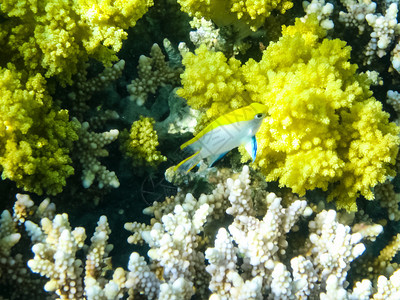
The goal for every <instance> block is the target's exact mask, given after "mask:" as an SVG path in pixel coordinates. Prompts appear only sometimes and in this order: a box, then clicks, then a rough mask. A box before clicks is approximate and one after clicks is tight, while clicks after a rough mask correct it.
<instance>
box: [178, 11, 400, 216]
mask: <svg viewBox="0 0 400 300" xmlns="http://www.w3.org/2000/svg"><path fill="white" fill-rule="evenodd" d="M324 36H325V31H324V30H323V29H322V28H321V27H319V25H318V22H317V19H316V18H315V16H310V17H309V18H308V19H307V21H306V23H303V22H301V21H300V20H298V19H297V20H296V24H295V25H294V26H289V27H285V26H284V27H283V30H282V37H281V38H280V39H279V41H277V42H273V43H270V45H269V46H268V48H267V49H266V50H265V51H264V53H263V57H262V59H261V61H260V62H256V61H254V60H252V59H250V60H249V61H248V62H247V63H246V64H245V65H242V66H241V65H240V63H239V62H238V61H237V60H235V59H234V58H231V59H230V60H229V64H227V63H226V59H225V60H224V57H223V56H222V54H221V53H214V52H210V51H207V50H206V49H205V48H204V47H201V48H200V49H198V51H197V52H196V54H197V55H193V54H186V55H185V58H184V60H183V63H184V65H185V66H186V71H185V73H184V74H183V75H182V79H183V80H182V83H183V89H181V90H179V91H178V93H179V95H181V96H182V97H185V98H187V99H188V103H189V104H191V105H193V106H194V107H196V108H199V107H203V108H207V109H208V111H207V114H208V116H209V117H210V118H215V117H217V116H219V115H220V114H221V113H224V112H225V111H226V110H232V109H233V105H232V101H235V103H238V105H242V106H244V104H242V103H243V102H246V101H248V100H247V99H250V101H251V102H260V103H264V104H265V105H267V106H268V108H269V111H268V113H269V116H267V117H266V118H265V120H264V123H263V124H262V126H261V128H260V129H259V131H258V134H257V140H258V152H257V160H256V161H255V163H254V166H255V167H258V168H259V169H260V171H261V172H262V173H263V174H265V176H266V179H267V181H273V180H279V182H280V185H281V186H288V187H290V188H292V190H293V192H295V193H298V194H300V195H303V194H304V193H305V192H306V190H312V189H315V188H321V189H323V190H327V189H328V188H329V191H330V194H329V197H328V200H332V199H335V200H336V204H337V207H338V208H345V209H346V210H348V211H355V210H356V209H357V207H356V202H355V200H356V198H357V197H358V196H359V195H363V196H365V197H366V198H367V199H370V200H371V199H373V194H372V192H371V188H373V187H374V186H375V185H376V184H377V183H378V182H383V181H384V180H385V178H386V177H387V176H388V175H393V174H394V171H393V168H392V167H393V164H394V162H395V157H396V155H397V151H398V145H399V137H398V133H399V128H398V127H397V126H396V125H395V124H394V123H389V121H388V117H389V115H388V114H387V113H385V112H383V111H382V105H381V103H380V102H378V101H377V100H376V99H375V98H373V97H371V95H372V92H371V91H370V90H369V84H370V83H369V81H368V80H367V78H366V76H364V75H359V74H357V73H356V69H357V66H356V65H354V64H351V63H350V62H349V58H350V51H351V49H350V47H348V46H346V43H345V42H343V41H341V40H339V39H336V40H328V39H323V37H324ZM187 57H188V58H187ZM215 58H217V59H215ZM207 65H208V66H207ZM230 66H234V67H230ZM207 68H208V70H211V71H207ZM220 69H222V70H223V72H222V75H221V74H220V73H218V72H216V71H215V70H220ZM196 73H197V74H198V76H197V77H196V75H195V74H196ZM230 82H234V83H235V84H234V86H240V89H236V90H235V92H231V91H230V90H229V89H218V88H215V87H218V86H220V85H222V86H223V85H224V83H226V84H228V85H230ZM210 85H211V87H213V88H212V89H210V88H209V86H210ZM210 90H211V91H212V93H211V95H212V97H211V96H209V94H210V92H209V91H210ZM227 90H228V91H229V92H227ZM237 99H239V100H240V101H237Z"/></svg>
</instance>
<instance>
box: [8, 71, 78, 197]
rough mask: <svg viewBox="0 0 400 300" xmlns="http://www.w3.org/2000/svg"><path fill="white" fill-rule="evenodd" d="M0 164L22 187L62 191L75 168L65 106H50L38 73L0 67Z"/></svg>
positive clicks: (72, 126)
mask: <svg viewBox="0 0 400 300" xmlns="http://www.w3.org/2000/svg"><path fill="white" fill-rule="evenodd" d="M0 82H1V83H0V93H1V101H0V170H1V172H2V173H1V176H2V178H3V179H11V180H13V181H15V182H16V183H17V186H18V187H21V188H23V189H24V190H25V191H30V192H34V193H37V194H42V193H43V191H46V192H47V193H48V194H50V195H54V194H57V193H59V192H61V190H62V188H63V187H64V186H65V184H66V178H67V177H69V176H70V175H72V174H73V173H74V168H73V167H72V165H71V163H72V162H71V159H70V157H69V152H70V149H71V147H72V143H73V141H75V140H77V139H78V136H77V134H76V129H77V128H76V125H75V124H74V123H72V122H70V121H69V116H68V111H66V110H60V109H57V108H55V107H53V101H52V98H51V96H50V95H49V94H48V92H47V91H46V80H45V79H44V78H43V76H42V75H40V74H36V75H35V76H28V75H26V73H25V72H19V71H17V70H16V69H15V67H14V66H13V65H11V64H9V65H8V68H0Z"/></svg>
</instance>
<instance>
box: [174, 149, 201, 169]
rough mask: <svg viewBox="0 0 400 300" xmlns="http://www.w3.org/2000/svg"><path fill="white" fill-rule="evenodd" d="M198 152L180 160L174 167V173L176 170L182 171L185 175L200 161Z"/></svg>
mask: <svg viewBox="0 0 400 300" xmlns="http://www.w3.org/2000/svg"><path fill="white" fill-rule="evenodd" d="M199 153H200V150H199V151H197V152H196V153H194V154H193V155H191V156H189V157H188V158H186V159H184V160H182V161H181V162H180V163H179V164H177V165H176V166H175V167H174V171H175V172H176V171H177V170H180V171H184V172H186V173H188V172H190V170H192V169H193V168H194V167H195V166H196V165H197V164H198V163H199V162H200V161H201V157H200V156H199V155H198V154H199Z"/></svg>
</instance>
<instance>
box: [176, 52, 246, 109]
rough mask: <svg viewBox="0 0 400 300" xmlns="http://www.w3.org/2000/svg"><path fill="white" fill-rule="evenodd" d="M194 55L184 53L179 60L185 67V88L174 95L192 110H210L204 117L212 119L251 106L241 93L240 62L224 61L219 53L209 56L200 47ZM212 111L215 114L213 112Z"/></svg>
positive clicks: (209, 54)
mask: <svg viewBox="0 0 400 300" xmlns="http://www.w3.org/2000/svg"><path fill="white" fill-rule="evenodd" d="M195 53H196V54H193V53H191V52H188V53H186V55H184V57H183V61H182V62H183V64H184V65H185V66H187V68H186V71H185V72H184V73H183V74H182V75H181V78H182V84H183V85H184V86H185V88H184V89H179V90H178V92H177V94H178V95H179V96H181V97H183V98H185V99H188V104H189V105H190V106H192V107H193V108H195V109H199V108H201V107H208V108H209V107H211V108H210V111H209V112H208V115H209V116H212V115H216V114H218V113H220V114H224V113H226V112H228V111H230V110H233V109H237V108H239V107H242V106H245V105H246V104H247V103H248V104H250V103H251V102H250V101H249V99H246V95H245V93H244V85H243V79H244V78H243V75H242V74H241V72H240V71H239V70H240V65H241V63H240V61H238V60H236V59H234V58H231V59H229V60H227V59H226V57H225V56H224V54H223V53H221V52H217V53H215V52H210V51H208V50H207V47H206V46H205V45H201V46H200V47H199V48H198V49H196V52H195ZM189 66H193V68H191V67H189ZM247 98H248V97H247ZM246 101H247V102H246ZM214 107H215V108H218V110H217V111H214Z"/></svg>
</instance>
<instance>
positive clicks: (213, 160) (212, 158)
mask: <svg viewBox="0 0 400 300" xmlns="http://www.w3.org/2000/svg"><path fill="white" fill-rule="evenodd" d="M228 152H229V151H226V152H223V153H219V154H214V155H211V156H210V157H209V158H208V162H209V164H208V167H209V168H211V167H213V166H214V164H215V163H216V162H217V161H219V160H220V159H221V158H223V157H224V156H225V155H226V154H227V153H228Z"/></svg>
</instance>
